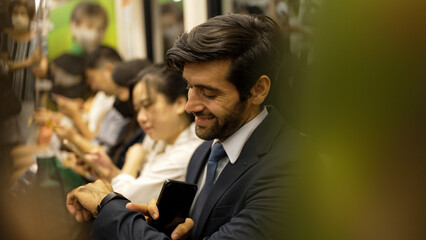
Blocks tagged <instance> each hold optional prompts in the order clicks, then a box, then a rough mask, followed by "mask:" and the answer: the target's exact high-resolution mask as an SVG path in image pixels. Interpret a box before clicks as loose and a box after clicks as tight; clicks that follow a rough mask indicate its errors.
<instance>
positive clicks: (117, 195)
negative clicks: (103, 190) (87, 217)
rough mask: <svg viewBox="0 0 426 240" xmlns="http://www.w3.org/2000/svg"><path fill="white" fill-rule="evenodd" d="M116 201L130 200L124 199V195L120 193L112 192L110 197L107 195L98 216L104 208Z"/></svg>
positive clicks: (100, 205) (100, 206) (99, 208)
mask: <svg viewBox="0 0 426 240" xmlns="http://www.w3.org/2000/svg"><path fill="white" fill-rule="evenodd" d="M114 199H124V200H128V199H127V198H126V197H124V196H123V195H121V194H120V193H117V192H110V193H108V195H106V196H105V197H104V198H103V199H102V201H101V203H100V204H99V205H98V209H97V210H98V211H97V214H98V215H99V212H100V211H101V210H102V208H103V207H104V206H105V205H106V204H107V203H109V202H110V201H112V200H114Z"/></svg>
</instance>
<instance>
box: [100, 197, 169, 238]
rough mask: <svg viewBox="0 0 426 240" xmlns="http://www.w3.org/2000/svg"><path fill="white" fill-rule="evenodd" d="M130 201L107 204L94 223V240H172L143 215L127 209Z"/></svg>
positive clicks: (119, 200) (115, 201)
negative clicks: (150, 224) (147, 221)
mask: <svg viewBox="0 0 426 240" xmlns="http://www.w3.org/2000/svg"><path fill="white" fill-rule="evenodd" d="M128 202H129V201H127V200H122V199H115V200H112V201H110V202H109V203H108V204H106V205H105V206H104V207H103V208H102V211H101V212H100V213H99V215H98V217H97V218H96V219H95V221H94V223H93V229H92V235H93V237H94V239H114V240H120V239H123V240H124V239H126V240H132V239H144V240H148V239H156V240H162V239H170V238H168V237H167V236H166V235H165V234H163V233H161V232H158V231H157V230H156V229H154V228H152V227H151V226H149V225H148V224H147V223H146V222H145V217H144V216H143V214H141V213H139V212H137V211H130V210H127V209H126V204H127V203H128Z"/></svg>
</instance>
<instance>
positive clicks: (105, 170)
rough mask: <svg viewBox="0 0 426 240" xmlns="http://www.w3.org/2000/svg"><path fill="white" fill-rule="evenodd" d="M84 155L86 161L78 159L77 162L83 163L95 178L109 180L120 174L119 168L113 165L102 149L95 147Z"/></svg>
mask: <svg viewBox="0 0 426 240" xmlns="http://www.w3.org/2000/svg"><path fill="white" fill-rule="evenodd" d="M84 156H85V158H86V160H87V161H88V162H85V161H83V160H82V159H80V160H79V164H82V165H84V166H85V168H86V169H88V170H89V171H90V172H91V173H92V175H93V176H94V177H95V178H97V179H105V180H106V181H108V182H111V181H112V179H113V178H114V177H115V176H117V175H118V174H120V169H118V168H117V167H116V166H115V164H114V163H113V162H112V160H111V158H109V156H108V154H106V152H105V151H104V150H103V149H101V148H96V149H94V150H92V151H91V152H90V153H89V154H85V155H84Z"/></svg>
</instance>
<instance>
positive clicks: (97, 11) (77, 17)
mask: <svg viewBox="0 0 426 240" xmlns="http://www.w3.org/2000/svg"><path fill="white" fill-rule="evenodd" d="M87 17H99V18H102V19H103V22H104V25H103V28H104V29H105V28H106V27H107V26H108V15H107V13H106V11H105V9H104V8H103V7H102V6H101V5H99V4H97V3H92V2H85V1H83V2H80V3H79V4H78V5H77V6H76V7H75V8H74V10H73V11H72V14H71V22H76V23H77V24H80V23H81V21H82V20H83V19H84V18H87Z"/></svg>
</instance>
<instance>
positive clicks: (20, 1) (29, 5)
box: [9, 0, 35, 21]
mask: <svg viewBox="0 0 426 240" xmlns="http://www.w3.org/2000/svg"><path fill="white" fill-rule="evenodd" d="M17 6H24V7H25V8H26V9H27V13H28V18H29V19H30V21H31V20H32V19H34V15H35V5H34V2H32V1H25V0H17V1H13V2H11V3H10V5H9V14H10V17H12V12H13V9H14V8H15V7H17Z"/></svg>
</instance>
